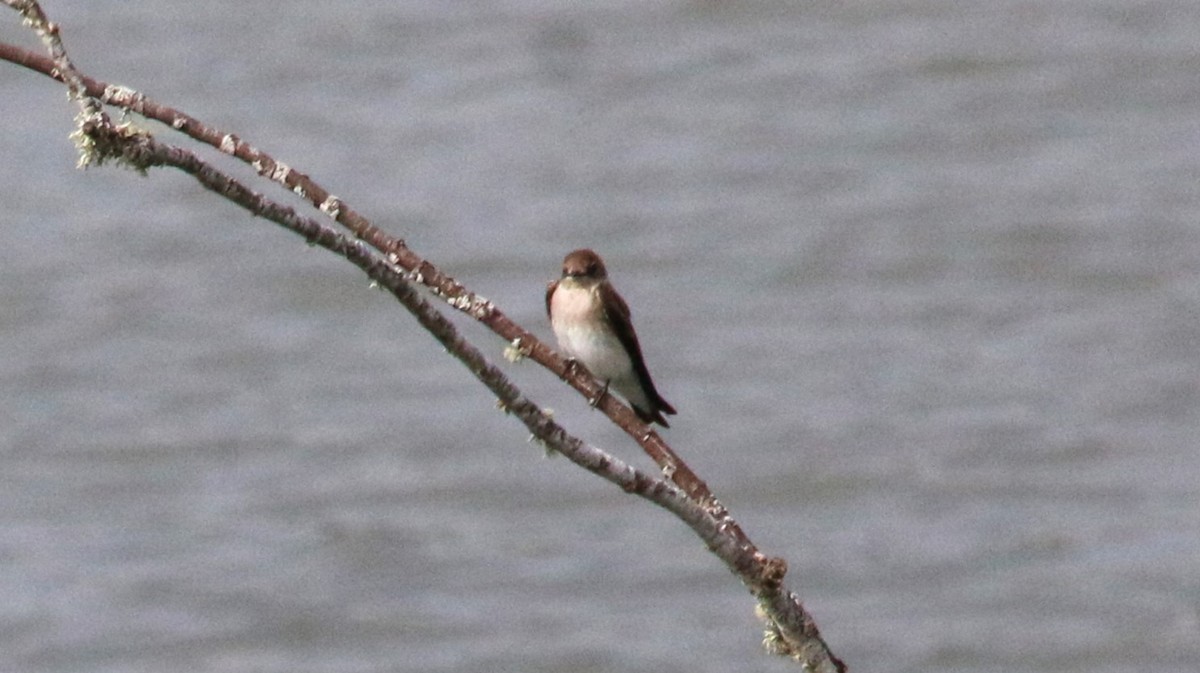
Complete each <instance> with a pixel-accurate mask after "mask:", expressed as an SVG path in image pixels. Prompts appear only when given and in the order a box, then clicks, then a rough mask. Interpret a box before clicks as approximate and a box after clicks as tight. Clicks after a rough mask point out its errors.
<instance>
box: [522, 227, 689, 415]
mask: <svg viewBox="0 0 1200 673" xmlns="http://www.w3.org/2000/svg"><path fill="white" fill-rule="evenodd" d="M546 315H547V316H548V317H549V318H550V326H551V327H552V328H553V329H554V336H555V338H556V339H558V346H559V348H561V349H562V350H563V351H564V352H565V353H566V354H567V356H568V358H570V359H571V360H574V361H575V362H576V363H580V364H583V366H584V367H586V368H587V370H588V371H589V372H591V374H592V375H593V376H595V377H596V378H597V379H599V380H600V381H603V382H604V391H605V392H607V391H608V389H609V386H610V385H611V387H612V388H613V389H614V390H616V391H617V392H618V393H620V394H621V396H622V397H624V398H625V399H626V400H627V401H628V402H629V406H630V407H632V408H633V412H634V413H635V414H637V416H638V418H640V419H641V420H642V422H644V423H651V422H653V423H658V424H659V425H661V426H663V427H664V428H669V427H671V426H670V425H669V424H668V423H667V419H666V417H664V416H663V414H672V415H673V414H675V407H672V406H671V404H670V403H669V402H667V401H666V400H665V399H663V396H662V395H660V394H659V393H658V389H657V388H655V387H654V380H653V379H651V378H650V371H649V370H648V369H646V360H645V358H643V357H642V348H641V346H640V345H639V344H638V338H637V332H635V331H634V330H633V323H632V322H631V321H630V316H629V305H628V304H626V303H625V300H624V299H622V298H621V295H620V294H618V293H617V290H616V288H614V287H613V285H612V283H611V282H609V280H608V271H607V270H606V269H605V268H604V260H602V259H600V255H598V254H596V252H595V251H593V250H590V249H587V248H581V249H579V250H574V251H572V252H570V253H568V254H567V256H566V257H565V258H563V263H562V277H561V278H559V279H558V280H556V281H553V282H551V283H550V284H549V285H548V286H547V287H546ZM601 397H603V393H602V394H601V396H600V397H597V398H596V400H595V401H599V399H601Z"/></svg>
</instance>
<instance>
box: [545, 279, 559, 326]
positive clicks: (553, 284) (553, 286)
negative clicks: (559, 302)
mask: <svg viewBox="0 0 1200 673" xmlns="http://www.w3.org/2000/svg"><path fill="white" fill-rule="evenodd" d="M557 289H558V281H557V280H554V281H550V283H549V284H548V285H546V317H547V318H549V317H550V299H551V297H553V296H554V291H555V290H557Z"/></svg>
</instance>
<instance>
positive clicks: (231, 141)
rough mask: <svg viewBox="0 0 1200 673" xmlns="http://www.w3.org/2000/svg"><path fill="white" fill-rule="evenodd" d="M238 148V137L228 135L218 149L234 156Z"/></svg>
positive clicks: (222, 139)
mask: <svg viewBox="0 0 1200 673" xmlns="http://www.w3.org/2000/svg"><path fill="white" fill-rule="evenodd" d="M237 146H238V137H237V136H235V135H233V134H232V133H229V134H226V135H225V137H223V138H221V144H220V146H219V147H218V148H217V149H219V150H221V151H222V152H224V153H225V154H233V153H234V152H236V151H237Z"/></svg>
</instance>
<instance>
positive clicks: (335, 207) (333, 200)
mask: <svg viewBox="0 0 1200 673" xmlns="http://www.w3.org/2000/svg"><path fill="white" fill-rule="evenodd" d="M317 207H318V208H320V209H321V212H322V213H325V214H326V215H328V216H330V217H332V218H333V219H335V220H336V219H337V218H338V215H341V213H342V200H341V199H339V198H338V197H336V196H334V195H333V194H330V195H329V196H328V197H326V198H325V200H324V201H322V202H321V205H320V206H317Z"/></svg>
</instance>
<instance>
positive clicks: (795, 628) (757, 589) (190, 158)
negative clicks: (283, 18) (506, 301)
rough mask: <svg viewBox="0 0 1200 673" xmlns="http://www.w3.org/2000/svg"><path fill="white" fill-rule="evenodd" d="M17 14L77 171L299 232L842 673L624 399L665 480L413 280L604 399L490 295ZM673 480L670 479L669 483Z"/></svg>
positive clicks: (771, 571)
mask: <svg viewBox="0 0 1200 673" xmlns="http://www.w3.org/2000/svg"><path fill="white" fill-rule="evenodd" d="M4 2H5V4H7V5H8V6H10V7H12V8H14V9H16V10H18V11H20V12H21V14H22V15H23V16H24V17H25V22H26V24H27V25H29V26H30V27H31V28H33V29H34V30H35V31H36V32H37V33H38V35H39V36H40V37H41V39H42V40H43V42H44V43H45V44H46V46H47V49H48V50H49V52H50V55H51V57H50V59H46V58H44V57H40V56H37V55H35V54H31V53H30V52H28V51H26V50H22V49H19V48H17V47H13V46H11V45H7V44H0V58H4V59H5V60H9V61H11V62H13V63H17V64H19V65H23V66H25V67H28V68H31V69H33V70H36V71H38V72H42V73H44V74H46V75H49V76H51V77H54V78H55V79H59V80H60V81H63V82H65V83H66V84H67V86H68V88H69V90H70V92H71V97H72V99H74V100H76V101H77V102H78V104H79V105H80V115H79V117H78V119H77V123H78V128H77V131H76V132H75V133H74V134H72V137H73V138H75V139H76V141H77V143H78V144H79V146H80V149H81V160H80V165H81V166H88V165H99V164H101V163H103V162H104V161H106V160H108V159H113V160H116V161H118V162H120V163H123V164H125V165H127V166H130V167H132V168H134V169H136V170H138V171H141V172H145V171H146V170H147V169H148V168H151V167H156V166H170V167H174V168H178V169H180V170H182V171H184V172H186V173H188V174H190V175H192V176H193V177H195V178H196V180H197V181H198V182H200V184H201V185H203V186H204V187H205V188H206V189H209V190H211V191H213V192H215V193H217V194H220V195H221V196H223V197H225V198H227V199H229V200H230V201H232V202H234V203H236V204H238V205H240V206H242V207H243V208H245V209H246V210H248V211H249V212H251V213H253V214H255V215H258V216H261V217H264V218H266V219H270V220H271V221H273V222H276V223H278V224H280V225H281V226H283V227H285V228H287V229H289V230H290V231H293V232H295V233H297V234H299V235H301V236H303V237H304V238H305V239H306V240H307V241H308V242H309V243H310V244H314V245H320V246H322V247H324V248H326V249H328V250H330V251H332V252H334V253H336V254H338V255H340V256H342V257H344V258H346V259H347V260H348V261H350V262H351V263H353V264H355V265H356V266H358V267H359V268H360V269H362V270H363V271H364V272H365V273H366V274H367V276H368V277H370V278H371V279H372V280H373V281H375V282H376V283H377V284H378V285H379V286H380V287H383V288H385V289H387V290H388V291H389V292H391V293H392V294H393V295H394V296H395V297H396V298H397V299H398V300H399V301H400V302H401V304H403V305H404V306H405V308H406V309H407V310H409V311H410V312H411V313H412V314H413V315H414V316H415V317H416V318H417V320H418V322H419V323H420V324H421V325H422V326H423V327H425V329H426V330H428V331H429V332H430V333H431V334H433V335H434V337H435V338H436V339H437V340H438V341H439V342H441V343H442V344H443V346H445V347H446V349H447V350H448V351H449V352H450V353H451V354H452V355H453V356H454V357H455V358H457V359H458V360H459V361H460V362H462V363H463V364H464V365H465V366H466V367H467V368H468V369H469V370H470V371H471V372H472V374H474V375H475V377H476V378H477V379H479V381H480V382H482V383H483V384H484V385H485V386H487V387H488V389H489V390H491V391H492V392H493V393H494V394H495V395H496V396H497V398H498V399H499V404H500V406H501V408H503V409H504V410H505V411H506V412H508V413H511V414H513V415H514V416H516V417H517V418H518V419H520V420H521V422H522V423H524V424H525V426H526V428H528V429H529V431H530V432H531V433H533V436H534V437H536V438H537V439H538V440H539V441H541V442H543V443H544V444H545V445H546V446H547V447H549V448H551V449H553V450H556V451H559V452H560V453H562V454H563V455H565V456H567V457H568V458H569V459H570V460H572V461H573V462H575V463H576V464H578V465H580V466H582V467H584V468H586V469H588V470H590V471H592V472H593V473H595V474H598V475H600V476H602V477H603V478H605V479H607V480H609V481H611V482H612V483H614V484H616V485H618V486H620V487H621V488H622V489H624V490H625V491H627V492H630V493H634V494H637V495H639V496H641V497H643V498H645V499H647V500H650V501H651V502H654V503H655V504H657V505H659V506H661V507H663V508H665V509H667V510H669V511H671V512H672V513H674V514H675V515H676V516H678V517H679V518H680V519H682V520H683V521H684V522H685V523H687V525H688V526H689V527H691V528H692V530H693V531H694V532H695V533H696V534H697V535H698V536H699V537H700V538H701V539H702V540H703V541H704V542H705V544H706V545H707V546H708V548H709V549H710V550H712V551H713V552H714V553H715V554H716V555H717V556H718V557H720V558H721V559H722V561H724V562H725V563H726V565H727V566H728V567H729V568H730V569H731V570H732V571H733V572H734V573H735V574H737V575H738V576H739V577H740V578H741V579H742V581H743V583H744V584H745V585H746V586H747V588H748V589H749V590H750V591H751V593H752V594H753V595H754V596H755V597H756V598H757V599H758V603H759V610H760V615H761V616H762V617H763V619H764V620H765V621H766V622H767V633H766V636H765V638H764V643H765V644H766V645H767V647H768V649H770V650H771V651H772V652H774V653H777V654H781V655H785V656H790V657H792V658H794V659H796V660H797V661H799V662H800V663H801V664H802V665H803V666H804V667H805V668H807V669H808V670H813V671H822V672H825V671H844V670H845V665H844V664H843V663H842V662H841V661H840V660H838V659H837V658H836V657H835V656H834V655H833V654H832V653H831V652H830V651H829V648H828V646H827V645H826V644H825V642H824V640H823V639H822V638H821V636H820V633H819V631H818V630H817V627H816V623H815V622H814V620H813V619H812V617H811V615H809V614H808V613H807V611H806V610H805V609H804V607H803V605H802V604H801V603H800V601H799V599H798V598H797V597H796V596H795V594H793V593H792V592H790V591H788V590H787V589H786V588H785V587H784V585H783V579H784V576H785V574H786V572H787V564H786V562H785V561H784V560H783V559H777V558H776V559H771V558H767V557H766V556H764V555H763V554H762V553H761V552H759V551H758V550H757V548H756V547H755V546H754V545H753V544H752V543H751V542H750V540H749V538H748V537H747V536H746V535H745V533H744V532H743V531H742V530H741V528H740V527H739V526H738V525H737V523H736V522H735V521H734V520H733V518H732V517H731V516H730V515H729V513H728V511H727V510H726V509H725V507H724V506H723V505H721V504H720V502H718V501H717V499H716V498H715V497H714V496H713V495H712V493H711V492H710V491H709V489H708V487H707V485H706V484H705V483H704V482H703V481H702V480H701V479H700V478H699V477H698V476H696V475H695V474H694V473H693V472H692V471H691V469H690V468H688V466H687V465H686V464H685V463H684V462H683V461H682V460H680V459H679V458H678V457H677V456H676V455H675V454H674V452H673V451H672V450H671V449H670V447H668V446H667V445H666V443H665V442H663V441H662V439H661V438H660V437H659V436H658V434H657V433H656V432H655V431H654V430H653V429H651V428H649V427H648V426H646V425H645V424H643V423H642V422H641V421H640V420H639V419H637V417H636V416H635V415H634V414H633V412H632V411H631V410H630V409H629V408H628V407H626V406H625V405H624V404H621V403H619V402H618V401H616V400H615V399H614V398H613V397H612V396H610V395H605V396H603V397H602V401H601V404H600V408H601V409H602V410H603V411H604V412H605V413H606V414H607V415H608V416H609V417H610V418H612V419H613V421H614V422H615V423H617V424H618V425H619V426H620V427H621V428H622V429H624V430H625V431H626V433H628V434H629V435H630V436H631V437H633V438H634V439H635V440H636V441H637V442H638V443H639V444H640V445H641V446H642V447H643V448H644V449H645V450H646V452H647V453H648V454H649V455H650V456H651V457H652V458H653V459H654V460H655V461H656V463H657V464H658V465H659V467H660V469H661V470H662V472H663V475H664V476H665V477H666V479H660V478H657V477H652V476H650V475H647V474H645V473H643V472H640V471H639V470H637V469H635V468H633V467H632V466H631V465H629V464H627V463H625V462H624V461H622V460H620V459H619V458H616V457H615V456H612V455H609V454H607V453H605V452H603V451H601V450H599V449H597V448H596V447H593V446H590V445H587V444H585V443H584V442H582V441H581V440H579V439H578V438H576V437H574V436H572V435H570V434H569V433H567V432H566V430H564V429H563V428H562V427H561V426H559V425H558V424H557V423H555V422H554V421H553V420H552V419H550V418H549V417H548V416H547V415H546V414H545V413H544V412H543V411H542V410H541V408H540V407H539V406H538V405H536V404H535V403H533V402H532V401H531V400H529V399H528V398H526V397H525V396H524V395H523V394H522V393H521V392H520V390H519V389H517V388H516V386H514V385H513V384H512V383H511V382H510V381H509V380H508V379H507V378H506V377H505V376H504V375H503V373H502V372H500V370H499V369H497V368H496V367H495V366H494V365H492V364H491V363H489V362H488V361H487V360H486V358H484V357H483V355H482V354H481V353H480V351H479V350H478V349H477V348H475V347H474V346H473V345H471V344H470V343H468V342H467V341H466V340H465V339H463V338H462V337H461V336H460V335H459V334H458V332H457V330H456V329H455V328H454V326H453V324H452V323H450V322H449V321H448V320H447V319H446V317H445V316H443V315H442V314H441V313H440V312H439V311H438V310H437V309H435V308H433V306H432V305H431V304H429V303H428V302H427V301H425V300H424V299H423V298H422V297H421V296H420V294H419V293H418V292H417V290H416V288H415V286H414V283H416V284H421V285H424V286H425V287H427V288H429V289H430V290H432V291H433V292H434V294H435V295H437V296H439V297H441V298H442V299H444V300H445V301H446V302H447V303H448V304H449V305H450V306H452V307H454V308H456V309H458V310H460V311H462V312H464V313H467V314H468V315H471V316H472V317H474V318H475V319H476V320H478V321H480V322H482V323H484V324H485V325H487V326H488V327H490V328H491V329H492V330H493V331H494V332H495V333H496V334H498V335H500V336H501V337H503V338H505V340H506V341H508V342H510V343H511V344H512V347H513V349H514V350H516V351H518V352H519V353H520V354H521V355H523V356H525V357H530V358H532V359H534V360H535V361H537V362H539V363H541V364H542V365H543V366H545V367H547V368H548V369H550V370H551V371H553V372H554V373H555V374H557V375H558V376H559V377H560V378H562V379H563V380H565V381H567V382H568V383H570V384H571V385H572V387H574V388H575V389H576V390H578V391H579V392H581V393H582V394H584V395H586V396H588V397H589V398H594V397H595V396H597V394H598V393H599V392H600V390H601V387H600V385H599V383H598V382H596V381H595V380H593V379H591V378H590V377H588V376H586V375H583V374H581V373H579V372H577V371H576V370H575V369H574V368H569V367H568V366H567V365H566V362H565V361H564V360H563V359H562V358H561V357H560V356H558V355H557V354H556V353H555V352H554V351H553V350H551V349H550V348H548V347H547V346H546V345H545V344H543V343H541V341H540V340H538V339H537V338H536V337H535V336H534V335H533V334H531V333H530V332H528V331H527V330H525V329H523V328H521V327H520V326H519V325H516V324H515V323H513V322H512V321H511V320H509V319H508V318H507V317H506V316H505V315H504V314H503V313H502V312H501V311H500V310H499V309H497V308H496V307H495V306H494V305H493V304H492V303H491V302H489V301H487V300H486V299H484V298H482V297H480V296H478V295H476V294H474V293H472V292H470V291H468V290H467V289H466V288H465V287H463V286H462V285H460V284H459V283H458V282H457V281H455V280H454V279H453V278H451V277H450V276H448V275H446V274H444V273H442V272H441V271H440V270H438V269H437V268H436V267H435V266H434V265H433V264H431V263H430V262H428V261H427V260H424V259H423V258H421V257H420V256H419V255H417V254H416V253H414V252H413V251H412V250H410V249H409V248H408V247H407V246H406V245H405V244H404V241H403V240H401V239H398V238H395V237H392V236H390V235H388V234H386V233H385V232H383V231H381V230H380V229H378V228H376V227H374V226H373V225H371V224H370V222H368V221H367V220H366V219H365V218H363V217H362V216H360V215H359V214H358V213H357V212H355V211H354V210H353V209H352V208H350V207H349V205H348V204H346V203H345V202H343V201H342V200H341V199H339V198H338V197H336V196H333V195H332V194H331V193H330V192H328V191H327V190H325V189H324V188H322V187H321V186H320V185H318V184H316V183H315V182H313V181H312V180H311V179H310V178H309V177H308V176H307V175H305V174H303V173H299V172H297V171H294V170H292V169H291V168H290V167H288V166H287V165H286V164H283V163H281V162H278V161H276V160H275V159H274V158H272V157H270V156H269V155H267V154H266V153H263V152H261V151H259V150H257V149H255V148H254V147H252V146H250V145H248V144H246V143H244V142H242V141H241V140H240V139H238V138H237V137H236V136H234V135H233V134H230V133H222V132H219V131H217V130H216V129H213V128H211V127H209V126H207V125H205V124H203V123H201V122H200V121H198V120H196V119H195V118H193V117H191V116H188V115H186V114H183V113H181V112H178V111H176V110H174V109H172V108H169V107H167V106H163V105H160V104H158V103H155V102H154V101H151V100H149V99H148V98H146V97H145V96H143V95H142V94H140V93H138V92H136V91H133V90H131V89H128V88H125V87H114V86H111V85H107V84H104V83H102V82H99V81H96V80H93V79H91V78H87V77H84V76H82V75H81V74H80V73H78V71H76V69H75V67H74V65H73V64H72V63H71V61H70V59H69V58H68V56H67V52H66V50H65V48H64V47H63V44H62V41H61V39H60V38H59V35H58V27H57V26H56V25H55V24H53V23H52V22H50V21H49V20H48V19H47V18H46V16H45V15H44V13H43V12H42V10H41V8H40V7H39V6H38V4H37V3H36V2H33V1H32V0H4ZM101 101H103V102H104V103H109V104H113V105H118V106H120V107H123V108H125V109H127V110H130V111H133V112H136V113H138V114H141V115H143V116H145V117H147V118H150V119H156V120H158V121H161V122H163V123H165V124H167V125H169V126H170V127H171V128H172V129H175V130H178V131H181V132H183V133H185V134H187V135H188V136H190V137H192V138H194V139H196V140H198V141H200V142H202V143H206V144H209V145H211V146H213V147H216V148H218V149H219V150H221V151H222V152H224V153H226V154H229V155H231V156H234V157H237V158H238V159H240V160H242V161H244V162H246V163H248V164H250V165H251V166H253V167H254V168H255V170H256V171H257V172H258V174H259V175H262V176H264V177H267V178H269V179H270V180H272V181H274V182H277V183H278V184H280V185H282V186H284V187H285V188H287V189H289V190H290V191H292V192H294V193H296V194H298V195H300V196H301V197H302V198H305V199H306V200H308V201H309V203H311V204H312V205H313V206H315V207H317V208H318V209H320V210H321V211H322V212H323V213H325V214H326V215H328V216H329V217H331V218H333V219H334V220H335V221H336V222H337V223H338V224H341V225H342V226H343V227H345V228H346V229H348V230H349V232H350V233H351V234H353V237H351V236H349V235H347V234H343V233H341V232H340V231H338V230H336V229H333V228H331V227H328V226H326V225H324V224H321V223H320V222H318V221H316V220H314V219H312V218H307V217H302V216H300V215H298V214H297V213H296V212H295V211H294V210H293V209H292V208H290V207H287V206H283V205H281V204H279V203H277V202H275V201H272V200H270V199H268V198H266V197H264V196H263V195H261V194H259V193H256V192H254V191H253V190H251V189H249V188H248V187H246V186H245V185H243V184H241V183H240V182H238V181H236V180H234V179H233V178H231V177H229V176H228V175H226V174H224V173H222V172H221V171H218V170H217V169H215V168H214V167H212V166H211V165H209V164H207V163H206V162H204V161H202V160H201V159H199V158H198V157H197V156H196V155H195V154H193V153H192V152H189V151H187V150H185V149H182V148H180V147H176V146H172V145H169V144H166V143H162V142H159V141H158V140H156V139H155V138H154V137H153V136H152V135H151V134H150V133H149V132H147V131H144V130H142V129H138V128H135V127H133V125H131V124H121V125H114V124H113V123H112V121H111V120H110V119H109V118H108V116H107V115H106V114H105V113H104V110H103V107H102V104H101ZM672 482H673V483H672Z"/></svg>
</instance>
